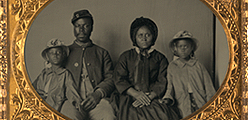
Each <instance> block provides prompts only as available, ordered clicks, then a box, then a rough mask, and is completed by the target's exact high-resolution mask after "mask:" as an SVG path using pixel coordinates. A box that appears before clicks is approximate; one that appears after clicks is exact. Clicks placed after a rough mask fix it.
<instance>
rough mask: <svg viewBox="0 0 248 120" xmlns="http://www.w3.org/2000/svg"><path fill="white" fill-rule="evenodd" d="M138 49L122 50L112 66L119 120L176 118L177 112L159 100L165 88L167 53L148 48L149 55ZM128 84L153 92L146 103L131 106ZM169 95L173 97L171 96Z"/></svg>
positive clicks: (132, 100) (174, 119) (169, 119)
mask: <svg viewBox="0 0 248 120" xmlns="http://www.w3.org/2000/svg"><path fill="white" fill-rule="evenodd" d="M139 53H140V51H139V49H131V50H128V51H126V52H124V53H123V54H122V55H121V56H120V58H119V61H118V63H117V65H116V68H115V85H116V88H117V90H118V92H119V93H120V94H119V104H118V107H119V111H118V115H117V117H118V119H119V120H176V119H178V117H177V115H176V113H175V112H174V111H173V109H171V108H170V107H168V106H167V105H166V104H163V103H160V102H159V101H158V99H159V98H161V95H163V94H164V92H165V91H166V85H167V79H166V73H167V66H168V61H167V59H166V57H165V56H164V55H163V54H161V53H160V52H158V51H156V50H154V49H150V50H149V51H148V56H143V55H141V54H139ZM130 87H133V88H134V89H136V90H138V91H143V92H151V91H153V92H155V93H156V94H157V96H158V97H157V98H154V99H153V100H152V102H151V104H150V105H149V106H143V107H141V108H139V107H133V106H132V103H133V102H134V101H135V98H133V97H132V96H130V95H128V94H126V90H128V89H129V88H130ZM171 99H172V98H171Z"/></svg>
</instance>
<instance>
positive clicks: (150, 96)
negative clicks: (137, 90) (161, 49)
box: [148, 92, 157, 100]
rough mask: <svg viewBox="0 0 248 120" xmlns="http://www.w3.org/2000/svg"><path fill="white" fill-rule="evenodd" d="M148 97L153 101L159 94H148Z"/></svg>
mask: <svg viewBox="0 0 248 120" xmlns="http://www.w3.org/2000/svg"><path fill="white" fill-rule="evenodd" d="M148 97H149V98H150V100H153V99H154V98H155V97H157V94H156V93H155V92H150V93H149V94H148Z"/></svg>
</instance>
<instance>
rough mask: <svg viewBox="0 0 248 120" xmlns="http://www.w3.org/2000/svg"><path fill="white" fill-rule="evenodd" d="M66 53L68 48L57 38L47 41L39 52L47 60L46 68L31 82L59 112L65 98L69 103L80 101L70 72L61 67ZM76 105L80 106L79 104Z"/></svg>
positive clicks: (42, 96) (43, 97)
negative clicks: (44, 47)
mask: <svg viewBox="0 0 248 120" xmlns="http://www.w3.org/2000/svg"><path fill="white" fill-rule="evenodd" d="M68 54H69V48H68V47H67V46H64V45H63V42H61V41H60V40H59V39H52V40H50V41H49V42H48V43H47V48H46V49H44V50H43V51H42V53H41V55H42V57H43V58H44V59H45V60H46V61H47V63H46V64H47V65H46V68H45V69H43V70H42V72H41V73H40V75H39V76H38V77H37V79H36V80H35V81H34V82H33V83H32V84H33V86H34V88H35V89H36V91H37V93H38V94H39V95H40V96H41V98H42V99H43V100H45V101H46V103H48V104H49V105H50V106H51V107H53V108H54V109H55V110H57V111H59V112H60V111H61V109H63V108H62V106H63V103H64V102H65V101H66V100H69V101H70V103H81V102H82V101H81V98H80V96H79V94H78V93H77V91H76V88H75V83H74V80H73V78H72V75H71V73H70V72H69V71H68V70H67V69H65V68H63V63H64V60H65V59H66V57H67V56H68ZM76 106H78V107H79V108H80V105H76ZM75 109H76V108H75ZM79 110H80V109H79ZM78 113H79V112H78ZM80 114H81V113H80ZM67 116H68V115H67ZM79 116H80V115H79ZM69 117H70V115H69Z"/></svg>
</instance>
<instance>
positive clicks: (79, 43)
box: [74, 40, 93, 48]
mask: <svg viewBox="0 0 248 120" xmlns="http://www.w3.org/2000/svg"><path fill="white" fill-rule="evenodd" d="M74 45H75V46H76V47H80V48H81V47H83V48H86V47H90V46H92V45H93V43H92V40H90V41H89V42H87V43H81V42H78V41H76V40H75V41H74Z"/></svg>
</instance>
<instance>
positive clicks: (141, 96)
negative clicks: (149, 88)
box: [127, 88, 151, 106]
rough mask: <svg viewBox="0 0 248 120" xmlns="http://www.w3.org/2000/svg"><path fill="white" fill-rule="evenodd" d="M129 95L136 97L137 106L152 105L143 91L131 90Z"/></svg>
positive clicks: (128, 92)
mask: <svg viewBox="0 0 248 120" xmlns="http://www.w3.org/2000/svg"><path fill="white" fill-rule="evenodd" d="M127 94H129V95H131V96H132V97H134V98H135V99H136V101H137V104H143V105H146V106H148V105H150V102H151V100H150V98H149V97H148V96H147V95H146V94H145V93H144V92H142V91H137V90H135V89H134V88H129V89H128V90H127Z"/></svg>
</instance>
